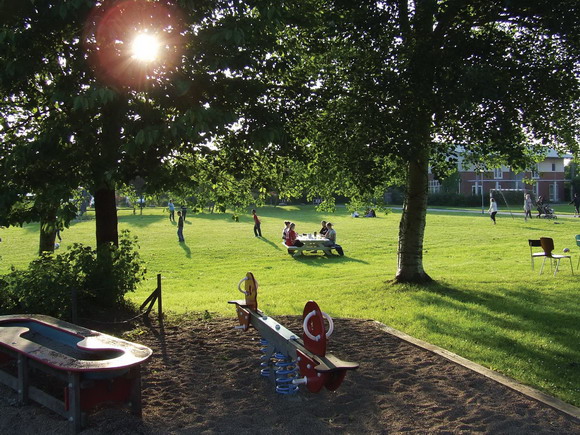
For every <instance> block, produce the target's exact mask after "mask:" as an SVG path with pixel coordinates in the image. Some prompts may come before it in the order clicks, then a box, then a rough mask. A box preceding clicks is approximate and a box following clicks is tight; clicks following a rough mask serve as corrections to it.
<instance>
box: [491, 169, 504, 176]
mask: <svg viewBox="0 0 580 435" xmlns="http://www.w3.org/2000/svg"><path fill="white" fill-rule="evenodd" d="M493 178H503V171H502V170H501V168H496V169H494V170H493Z"/></svg>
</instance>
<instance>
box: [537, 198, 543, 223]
mask: <svg viewBox="0 0 580 435" xmlns="http://www.w3.org/2000/svg"><path fill="white" fill-rule="evenodd" d="M536 208H537V210H538V218H540V217H541V216H542V213H543V212H544V198H543V197H542V196H538V199H537V201H536Z"/></svg>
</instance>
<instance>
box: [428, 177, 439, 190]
mask: <svg viewBox="0 0 580 435" xmlns="http://www.w3.org/2000/svg"><path fill="white" fill-rule="evenodd" d="M440 191H441V183H440V182H439V180H429V193H439V192H440Z"/></svg>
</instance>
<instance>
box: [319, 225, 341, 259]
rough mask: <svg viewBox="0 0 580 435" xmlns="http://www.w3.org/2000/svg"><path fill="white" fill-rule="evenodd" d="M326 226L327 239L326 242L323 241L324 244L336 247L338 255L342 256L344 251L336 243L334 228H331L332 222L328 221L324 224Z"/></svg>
mask: <svg viewBox="0 0 580 435" xmlns="http://www.w3.org/2000/svg"><path fill="white" fill-rule="evenodd" d="M326 228H328V231H327V232H326V238H327V239H328V242H325V243H324V246H328V247H329V248H333V249H336V252H338V255H340V256H341V257H342V256H343V255H344V252H343V250H342V246H340V245H337V244H336V230H335V229H334V228H333V225H332V223H330V222H328V223H327V224H326Z"/></svg>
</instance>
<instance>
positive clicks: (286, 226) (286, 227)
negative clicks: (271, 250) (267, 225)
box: [282, 221, 291, 242]
mask: <svg viewBox="0 0 580 435" xmlns="http://www.w3.org/2000/svg"><path fill="white" fill-rule="evenodd" d="M290 224H291V222H290V221H284V229H283V230H282V240H284V242H286V239H287V238H288V231H289V230H290Z"/></svg>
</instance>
